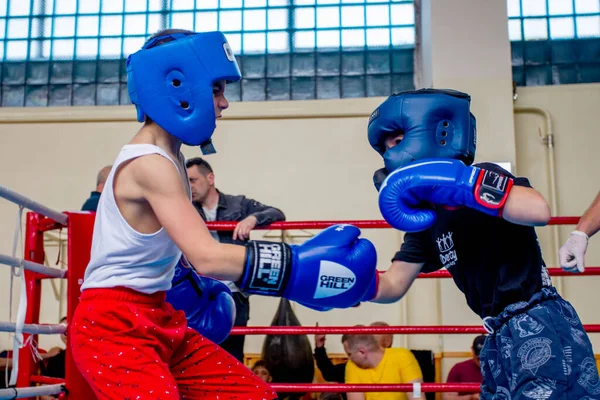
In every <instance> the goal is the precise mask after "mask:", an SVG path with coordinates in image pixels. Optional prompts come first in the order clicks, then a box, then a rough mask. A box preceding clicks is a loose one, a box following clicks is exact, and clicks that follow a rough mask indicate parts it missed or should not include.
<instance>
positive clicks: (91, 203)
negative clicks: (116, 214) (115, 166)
mask: <svg viewBox="0 0 600 400" xmlns="http://www.w3.org/2000/svg"><path fill="white" fill-rule="evenodd" d="M111 169H112V165H107V166H104V167H102V169H101V170H100V171H98V175H97V176H96V190H94V191H93V192H92V193H90V197H89V198H88V199H87V200H86V201H85V203H83V206H81V211H94V212H96V209H97V208H98V201H100V194H101V193H102V190H103V189H104V184H105V183H106V179H107V178H108V174H110V170H111Z"/></svg>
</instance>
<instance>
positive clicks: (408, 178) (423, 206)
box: [379, 159, 514, 232]
mask: <svg viewBox="0 0 600 400" xmlns="http://www.w3.org/2000/svg"><path fill="white" fill-rule="evenodd" d="M513 183H514V182H513V179H512V178H511V177H508V176H505V175H502V174H498V173H497V172H494V171H489V170H484V169H481V168H478V167H473V166H470V167H467V166H466V165H465V164H464V163H463V162H462V161H459V160H450V159H448V160H445V159H426V160H421V161H418V162H414V163H412V164H409V165H408V166H406V167H402V168H398V169H397V170H395V171H393V172H392V173H391V174H390V175H388V177H387V178H386V179H385V181H384V182H383V184H382V186H381V189H380V191H379V209H380V210H381V214H382V215H383V218H384V219H385V220H386V221H387V222H388V223H389V224H390V225H391V226H393V227H394V228H396V229H398V230H401V231H405V232H418V231H422V230H425V229H427V228H429V227H430V226H432V225H433V224H434V222H435V219H436V214H435V211H434V210H433V209H432V204H435V205H443V206H448V207H463V206H466V207H470V208H473V209H475V210H478V211H481V212H483V213H485V214H488V215H492V216H502V209H503V208H504V205H505V203H506V200H507V198H508V195H509V193H510V190H511V188H512V186H513Z"/></svg>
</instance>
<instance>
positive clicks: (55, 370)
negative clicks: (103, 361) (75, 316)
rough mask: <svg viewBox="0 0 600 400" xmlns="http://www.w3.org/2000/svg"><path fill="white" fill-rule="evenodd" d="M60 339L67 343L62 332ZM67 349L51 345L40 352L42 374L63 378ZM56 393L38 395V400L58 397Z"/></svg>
mask: <svg viewBox="0 0 600 400" xmlns="http://www.w3.org/2000/svg"><path fill="white" fill-rule="evenodd" d="M60 323H61V324H66V323H67V317H63V318H62V319H61V320H60ZM60 340H62V342H63V343H64V344H65V346H66V344H67V335H65V334H64V333H61V334H60ZM66 354H67V351H66V350H65V349H63V348H62V347H53V348H51V349H50V350H49V351H48V352H47V353H45V354H41V356H42V363H41V364H40V370H41V373H42V375H43V376H49V377H51V378H61V379H65V356H66ZM58 398H59V397H58V395H46V396H40V400H54V399H58Z"/></svg>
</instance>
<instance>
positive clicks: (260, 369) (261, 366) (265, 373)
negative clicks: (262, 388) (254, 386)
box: [252, 360, 273, 383]
mask: <svg viewBox="0 0 600 400" xmlns="http://www.w3.org/2000/svg"><path fill="white" fill-rule="evenodd" d="M252 372H253V373H254V375H256V376H258V377H259V378H260V379H261V380H262V381H263V382H265V383H271V381H272V380H273V377H272V376H271V370H270V368H269V366H268V365H267V362H266V361H265V360H258V361H257V362H255V363H254V365H253V366H252Z"/></svg>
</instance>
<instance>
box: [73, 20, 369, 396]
mask: <svg viewBox="0 0 600 400" xmlns="http://www.w3.org/2000/svg"><path fill="white" fill-rule="evenodd" d="M240 78H241V76H240V73H239V69H238V67H237V64H236V63H235V58H234V57H233V54H232V53H231V49H230V48H229V45H228V44H227V41H226V39H225V37H224V36H223V35H222V34H221V33H219V32H209V33H201V34H194V33H192V32H188V31H181V30H168V31H162V32H159V33H158V34H156V35H155V36H154V37H153V38H151V39H150V40H149V41H148V42H147V43H146V45H145V46H144V47H143V48H142V50H140V51H139V52H137V53H135V54H133V55H131V56H130V58H129V59H128V88H129V94H130V97H131V99H132V102H133V103H134V104H135V105H136V108H137V111H138V120H139V121H144V122H145V123H144V125H143V127H142V128H141V130H140V131H139V132H138V133H137V134H136V135H135V136H134V138H133V139H132V140H131V141H130V142H129V144H127V145H125V146H124V147H123V149H122V150H121V152H120V154H119V156H118V158H117V160H116V162H115V163H114V165H113V169H112V171H111V173H110V175H109V177H108V180H107V183H106V186H105V189H104V191H103V194H102V196H101V198H100V202H99V206H98V210H97V214H96V222H95V226H94V235H93V243H92V253H91V259H90V263H89V265H88V268H87V270H86V273H85V277H84V282H83V285H82V287H81V288H82V295H81V298H80V303H79V304H78V306H77V309H76V311H75V314H74V316H73V320H72V321H70V324H69V325H70V332H69V335H70V336H69V345H70V346H71V350H72V354H73V358H74V360H75V363H76V365H77V367H78V369H79V371H80V372H81V374H82V375H83V376H84V378H85V379H86V380H87V382H88V383H89V384H90V386H91V388H92V389H93V391H94V393H95V395H96V396H97V398H98V399H140V400H142V399H152V400H156V399H162V400H165V399H168V400H171V399H172V400H175V399H180V398H184V399H217V398H218V399H246V400H247V399H275V398H277V395H276V394H275V392H274V391H273V390H272V389H271V388H270V387H269V386H268V385H267V384H265V383H264V382H262V381H261V380H260V379H258V377H256V376H255V375H254V374H252V372H251V371H250V370H248V369H247V368H246V367H244V366H243V365H242V364H241V363H239V362H238V361H237V360H236V359H235V358H233V357H232V356H230V355H229V354H228V353H226V352H225V351H224V350H222V349H221V348H219V347H218V346H217V345H215V344H214V343H212V342H211V341H210V340H207V339H205V337H203V336H201V335H200V334H198V333H197V332H196V331H194V330H192V329H190V328H188V327H187V324H186V317H185V315H184V313H183V312H180V311H175V310H174V309H173V307H172V306H171V305H170V304H169V303H166V302H165V291H166V290H169V289H170V287H171V280H172V278H173V274H174V267H175V265H176V264H177V262H178V261H179V260H180V258H181V255H182V252H183V254H184V255H185V258H186V259H187V260H189V262H190V263H191V265H192V266H193V268H194V269H195V270H196V271H197V272H198V273H199V274H200V275H204V276H209V277H212V278H216V279H220V280H228V281H234V282H236V284H237V285H238V286H239V287H240V288H243V289H244V290H245V291H246V292H249V293H256V294H263V295H269V296H283V297H286V298H288V299H290V300H294V301H298V302H300V303H302V304H304V305H306V306H308V307H312V308H315V309H318V310H326V309H331V308H333V307H340V308H345V307H350V306H353V305H355V304H357V303H359V302H360V301H361V300H363V299H367V300H368V299H369V298H371V297H372V296H374V295H375V293H374V291H373V290H374V288H375V284H376V275H377V274H376V270H375V266H376V255H375V249H374V247H373V245H372V244H371V243H370V242H369V241H367V240H366V239H359V238H358V236H359V234H360V231H359V230H358V229H357V228H356V227H352V226H348V225H344V226H334V227H331V228H328V229H327V230H325V231H323V232H322V233H321V234H320V235H317V236H316V237H315V238H313V239H311V240H310V241H308V242H306V243H305V244H303V245H302V246H289V245H286V244H283V243H273V242H258V241H250V242H249V244H248V245H246V246H236V245H229V244H221V243H218V242H217V241H215V240H214V239H213V237H212V236H211V234H210V232H209V231H208V229H207V227H206V225H205V224H204V222H203V221H202V218H201V217H200V215H199V214H198V213H197V211H196V210H195V208H194V206H193V205H192V203H191V198H190V189H189V183H188V180H187V176H186V172H185V171H186V169H185V166H184V159H183V156H182V154H181V153H180V147H181V145H182V144H187V145H201V149H202V150H203V152H205V153H207V152H210V151H211V150H212V152H214V149H213V148H212V145H211V143H210V137H211V135H212V133H213V131H214V128H215V120H216V119H217V118H219V117H220V116H221V112H222V111H223V110H224V109H226V108H227V107H228V102H227V100H226V99H225V96H224V90H225V83H226V82H227V81H236V80H239V79H240ZM325 261H327V262H328V263H326V265H327V266H328V269H327V276H325V275H324V273H325V272H323V271H322V270H321V262H325ZM332 265H333V267H332ZM325 278H326V279H325ZM331 279H333V280H335V281H337V282H340V281H343V282H345V284H344V285H341V286H340V288H334V289H332V288H329V287H328V288H325V289H321V288H320V286H319V282H322V281H328V280H331ZM297 282H298V283H297ZM200 306H206V305H199V307H200ZM218 307H219V306H218V305H216V304H215V309H216V311H215V312H216V313H218V312H219V310H218Z"/></svg>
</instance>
